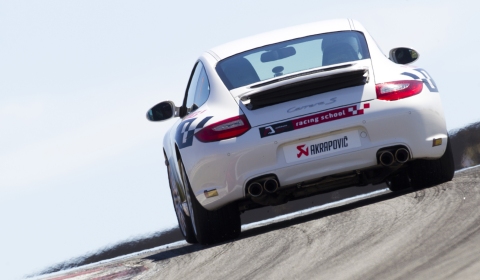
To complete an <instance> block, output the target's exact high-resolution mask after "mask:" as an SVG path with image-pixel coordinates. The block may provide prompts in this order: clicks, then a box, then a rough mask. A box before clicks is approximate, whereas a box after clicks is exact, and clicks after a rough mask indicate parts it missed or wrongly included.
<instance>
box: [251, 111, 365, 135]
mask: <svg viewBox="0 0 480 280" xmlns="http://www.w3.org/2000/svg"><path fill="white" fill-rule="evenodd" d="M368 108H370V103H364V104H361V103H360V104H356V105H351V106H347V107H342V108H337V109H334V110H330V111H325V112H321V113H318V114H315V115H311V116H308V117H302V118H298V119H293V120H290V121H286V122H281V123H276V124H272V125H268V126H264V127H260V128H259V130H260V137H261V138H264V137H268V136H272V135H276V134H280V133H284V132H287V131H292V130H296V129H301V128H305V127H309V126H312V125H317V124H321V123H326V122H331V121H335V120H340V119H344V118H349V117H354V116H358V115H363V114H364V110H366V109H368Z"/></svg>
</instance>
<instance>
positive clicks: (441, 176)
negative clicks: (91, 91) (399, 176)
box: [409, 139, 455, 189]
mask: <svg viewBox="0 0 480 280" xmlns="http://www.w3.org/2000/svg"><path fill="white" fill-rule="evenodd" d="M447 141H448V142H447V148H446V149H445V153H444V154H443V156H442V157H441V158H439V159H435V160H426V159H417V160H415V161H412V162H411V165H410V167H409V173H410V178H411V183H412V187H413V188H414V189H421V188H427V187H431V186H434V185H438V184H442V183H445V182H448V181H451V180H452V178H453V175H454V174H455V166H454V163H453V153H452V146H451V142H450V139H447Z"/></svg>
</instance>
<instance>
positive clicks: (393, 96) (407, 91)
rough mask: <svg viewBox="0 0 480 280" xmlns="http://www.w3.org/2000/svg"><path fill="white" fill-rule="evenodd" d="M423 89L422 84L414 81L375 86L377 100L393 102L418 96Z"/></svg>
mask: <svg viewBox="0 0 480 280" xmlns="http://www.w3.org/2000/svg"><path fill="white" fill-rule="evenodd" d="M422 89H423V82H422V81H416V80H406V81H395V82H389V83H383V84H377V85H375V90H376V91H377V98H378V99H380V100H388V101H394V100H399V99H402V98H407V97H410V96H412V95H416V94H419V93H420V92H421V91H422Z"/></svg>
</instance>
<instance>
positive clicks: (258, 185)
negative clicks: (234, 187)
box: [247, 178, 279, 197]
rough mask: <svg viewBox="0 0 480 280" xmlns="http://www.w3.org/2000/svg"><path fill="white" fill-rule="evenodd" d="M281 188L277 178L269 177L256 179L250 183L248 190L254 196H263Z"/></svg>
mask: <svg viewBox="0 0 480 280" xmlns="http://www.w3.org/2000/svg"><path fill="white" fill-rule="evenodd" d="M278 188H279V183H278V181H277V179H276V178H268V179H266V180H265V181H263V182H262V180H259V181H256V182H253V183H251V184H250V185H248V188H247V191H248V194H250V195H251V196H252V197H258V196H261V195H262V194H264V193H275V192H276V191H277V190H278Z"/></svg>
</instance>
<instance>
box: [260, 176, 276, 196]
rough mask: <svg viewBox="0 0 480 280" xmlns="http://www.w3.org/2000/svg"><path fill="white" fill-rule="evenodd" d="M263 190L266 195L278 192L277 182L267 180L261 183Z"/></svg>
mask: <svg viewBox="0 0 480 280" xmlns="http://www.w3.org/2000/svg"><path fill="white" fill-rule="evenodd" d="M263 189H264V190H265V191H266V192H268V193H274V192H276V191H277V190H278V182H277V180H275V179H268V180H265V182H263Z"/></svg>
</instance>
